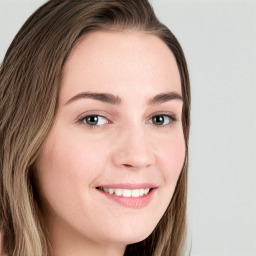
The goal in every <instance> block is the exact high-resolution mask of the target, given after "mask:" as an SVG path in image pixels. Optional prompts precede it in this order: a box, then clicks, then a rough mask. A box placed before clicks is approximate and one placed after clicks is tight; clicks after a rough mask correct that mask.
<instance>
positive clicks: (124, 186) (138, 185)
mask: <svg viewBox="0 0 256 256" xmlns="http://www.w3.org/2000/svg"><path fill="white" fill-rule="evenodd" d="M99 187H101V188H121V189H140V188H143V189H146V188H156V187H157V186H156V185H155V184H153V183H136V184H134V183H119V184H118V183H114V184H106V185H100V186H97V188H99Z"/></svg>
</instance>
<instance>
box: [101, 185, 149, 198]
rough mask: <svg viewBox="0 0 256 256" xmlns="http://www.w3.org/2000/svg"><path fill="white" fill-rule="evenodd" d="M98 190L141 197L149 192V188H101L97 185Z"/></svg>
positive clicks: (123, 195)
mask: <svg viewBox="0 0 256 256" xmlns="http://www.w3.org/2000/svg"><path fill="white" fill-rule="evenodd" d="M98 189H99V190H102V191H104V192H105V193H107V194H111V195H116V196H120V197H121V196H122V197H141V196H144V195H147V194H148V193H149V192H150V188H145V189H144V188H140V189H121V188H103V187H99V188H98Z"/></svg>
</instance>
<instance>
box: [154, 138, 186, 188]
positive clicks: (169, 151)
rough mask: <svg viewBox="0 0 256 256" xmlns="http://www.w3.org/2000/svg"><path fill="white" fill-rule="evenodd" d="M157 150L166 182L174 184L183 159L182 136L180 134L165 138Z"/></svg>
mask: <svg viewBox="0 0 256 256" xmlns="http://www.w3.org/2000/svg"><path fill="white" fill-rule="evenodd" d="M159 152H160V154H159V159H161V163H162V167H163V168H162V170H163V172H164V177H165V179H166V182H167V183H169V182H171V183H172V184H176V182H177V180H178V177H179V175H180V172H181V170H182V167H183V163H184V159H185V141H184V138H183V136H181V135H180V136H176V137H174V138H170V139H169V140H166V141H165V143H163V146H162V147H161V149H160V150H159Z"/></svg>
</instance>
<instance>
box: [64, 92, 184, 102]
mask: <svg viewBox="0 0 256 256" xmlns="http://www.w3.org/2000/svg"><path fill="white" fill-rule="evenodd" d="M80 99H93V100H98V101H101V102H104V103H109V104H112V105H120V104H121V102H122V100H121V98H120V97H119V96H115V95H113V94H111V93H97V92H83V93H79V94H77V95H75V96H74V97H72V98H71V99H69V100H68V101H67V102H66V103H65V105H67V104H70V103H71V102H74V101H76V100H80ZM170 100H181V101H183V98H182V96H181V95H180V94H178V93H176V92H167V93H160V94H157V95H155V96H154V97H153V98H150V99H149V100H148V101H147V105H156V104H161V103H164V102H167V101H170Z"/></svg>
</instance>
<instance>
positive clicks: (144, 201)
mask: <svg viewBox="0 0 256 256" xmlns="http://www.w3.org/2000/svg"><path fill="white" fill-rule="evenodd" d="M155 190H156V189H155V188H154V189H151V191H150V192H149V193H148V194H147V195H143V196H140V197H124V196H117V195H115V194H109V193H105V192H104V191H102V190H98V191H99V192H100V193H101V194H103V195H105V196H106V197H107V198H108V199H110V200H113V201H115V202H116V203H118V204H120V205H122V206H125V207H127V208H134V209H141V208H144V207H146V206H147V205H148V204H149V203H150V202H151V200H152V199H153V195H154V193H155Z"/></svg>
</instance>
